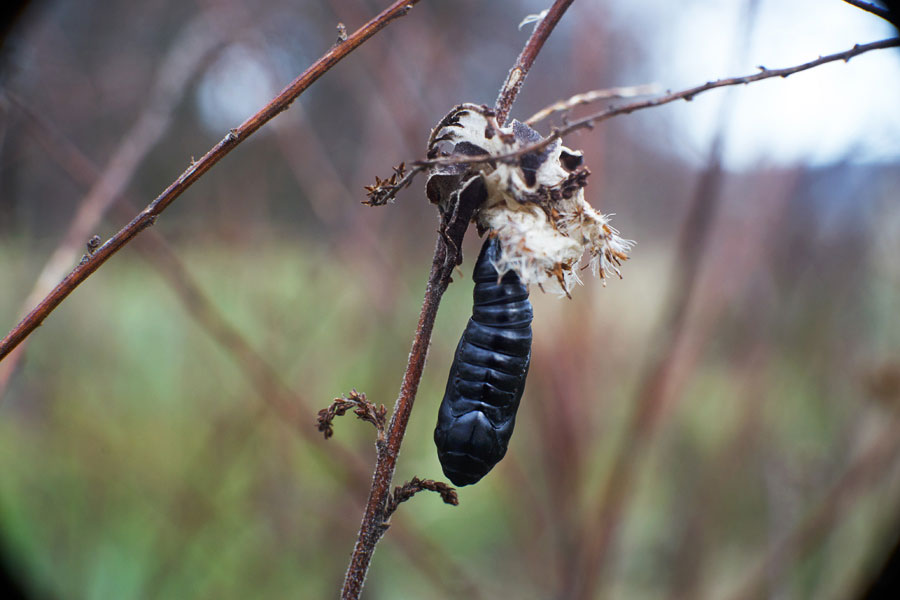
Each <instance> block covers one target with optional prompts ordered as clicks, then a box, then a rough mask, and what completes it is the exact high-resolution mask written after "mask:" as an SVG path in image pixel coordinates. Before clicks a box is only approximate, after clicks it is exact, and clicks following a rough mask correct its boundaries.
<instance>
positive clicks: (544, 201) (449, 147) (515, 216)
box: [426, 104, 633, 295]
mask: <svg viewBox="0 0 900 600" xmlns="http://www.w3.org/2000/svg"><path fill="white" fill-rule="evenodd" d="M541 139H542V138H541V136H540V134H538V133H537V132H536V131H535V130H534V129H532V128H530V127H528V126H527V125H525V124H523V123H520V122H518V121H513V122H512V124H511V125H510V126H509V127H500V126H499V125H498V123H497V121H496V119H495V118H494V114H493V111H491V110H490V109H489V108H487V107H484V106H477V105H474V104H463V105H460V106H457V107H456V108H454V109H453V110H452V111H451V112H450V113H449V114H448V115H447V116H446V117H444V119H442V120H441V122H440V123H439V124H438V126H437V127H436V128H435V129H434V131H433V132H432V134H431V138H430V139H429V146H428V155H429V157H430V158H436V157H439V156H450V155H454V156H458V155H475V154H491V155H497V156H499V155H502V154H508V153H510V152H515V151H517V150H519V149H521V148H524V147H525V146H528V145H529V144H532V143H534V142H537V141H540V140H541ZM582 161H583V159H582V154H581V152H579V151H574V150H570V149H568V148H566V147H565V146H563V145H562V144H561V143H560V142H559V141H558V140H557V141H554V142H553V143H551V144H550V145H549V146H547V147H545V148H544V149H543V150H540V151H538V152H534V153H527V154H524V155H522V156H520V157H519V158H518V160H517V161H516V162H514V163H510V162H502V161H494V162H493V163H479V164H475V165H471V166H470V165H446V166H437V167H434V168H432V169H431V171H430V173H429V176H428V182H427V183H426V190H427V193H428V197H429V199H430V200H431V201H432V202H434V203H436V204H439V205H440V206H441V210H445V211H446V210H452V205H453V203H454V202H455V201H457V200H458V193H459V189H460V188H461V184H462V183H463V182H468V181H469V180H470V179H471V178H472V177H476V176H480V177H482V178H483V180H484V183H485V189H486V198H485V199H484V202H483V203H482V205H481V208H480V209H479V210H478V211H477V212H476V214H475V221H476V223H477V224H478V227H479V230H481V231H488V232H491V233H492V234H493V235H496V236H498V237H499V238H500V241H501V246H502V248H503V252H502V254H501V257H500V260H499V263H498V264H497V265H495V266H496V267H497V269H498V270H499V271H500V272H501V273H503V272H506V271H508V270H514V271H515V272H516V273H517V274H518V275H519V277H520V278H521V279H522V281H523V282H524V283H534V284H538V285H540V286H541V288H542V289H544V290H548V291H556V292H558V293H560V294H564V295H569V293H570V291H571V289H572V287H573V286H574V285H575V284H580V283H581V280H580V278H579V277H578V271H579V270H580V268H581V267H580V263H581V261H582V258H584V257H587V265H585V266H590V268H591V271H592V272H593V273H594V275H598V276H599V277H600V278H601V279H602V280H603V282H604V284H605V282H606V278H607V276H609V275H610V274H612V273H615V274H616V275H618V276H619V277H621V273H620V272H619V267H620V266H621V264H622V261H624V260H626V259H627V258H628V256H627V255H628V251H629V250H630V248H631V246H632V245H633V242H631V241H630V240H625V239H622V238H621V237H620V236H619V232H618V231H616V230H615V229H614V228H613V227H612V226H610V224H609V219H608V218H607V216H605V215H603V214H601V213H599V212H598V211H596V210H594V208H593V207H592V206H591V205H590V204H588V202H587V201H586V200H585V199H584V187H585V185H586V184H587V176H588V175H589V171H588V170H587V168H585V167H584V166H582Z"/></svg>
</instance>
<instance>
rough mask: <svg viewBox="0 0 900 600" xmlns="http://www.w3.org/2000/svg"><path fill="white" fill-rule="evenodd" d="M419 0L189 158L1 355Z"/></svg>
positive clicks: (0, 346) (399, 6)
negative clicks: (221, 163) (197, 156)
mask: <svg viewBox="0 0 900 600" xmlns="http://www.w3.org/2000/svg"><path fill="white" fill-rule="evenodd" d="M418 2H419V0H396V1H395V2H393V3H392V4H391V5H390V6H389V7H388V8H386V9H385V10H384V11H382V12H381V13H380V14H379V15H378V16H376V17H375V18H373V19H372V20H370V21H369V22H368V23H366V24H365V25H363V26H362V27H360V28H359V29H358V30H357V31H356V32H355V33H353V35H350V36H349V37H348V38H347V39H346V40H345V41H344V42H342V43H340V44H337V45H335V46H334V47H332V48H331V49H330V50H329V51H328V52H326V53H325V54H324V55H323V56H322V57H321V58H319V59H318V60H317V61H316V62H315V63H313V64H312V66H310V67H309V68H308V69H307V70H306V71H304V72H303V73H302V74H301V75H300V76H299V77H297V78H296V79H294V81H292V82H291V83H290V84H289V85H288V86H287V87H286V88H284V89H283V90H282V91H281V93H279V94H278V96H276V97H275V98H274V99H273V100H272V101H271V102H269V103H268V104H266V105H265V106H264V107H263V108H262V109H260V110H259V111H258V112H257V113H256V114H254V115H253V116H251V117H250V118H249V119H247V120H246V121H244V123H243V124H241V125H240V126H239V127H236V128H235V129H232V130H231V131H229V132H228V134H227V135H225V137H224V138H222V140H221V141H220V142H219V143H218V144H216V145H215V146H213V147H212V148H211V149H210V150H209V151H208V152H207V153H206V154H205V155H203V157H202V158H201V159H200V160H197V161H191V164H190V166H189V167H188V168H187V170H185V171H184V172H183V173H182V174H181V175H180V176H179V177H178V178H177V179H176V180H175V181H174V182H172V183H171V184H170V185H169V187H167V188H166V189H165V190H164V191H163V192H162V193H161V194H160V195H159V196H157V198H156V199H155V200H153V202H151V203H150V204H149V205H148V206H147V207H146V208H145V209H144V210H142V211H141V212H140V213H139V214H138V215H137V216H135V217H134V219H132V220H131V222H130V223H128V225H126V226H125V227H123V228H122V229H121V230H120V231H119V232H118V233H117V234H116V235H114V236H113V237H112V238H110V239H109V240H107V241H106V243H105V244H103V245H102V246H100V248H98V249H97V251H96V252H95V253H94V254H93V255H92V256H91V259H90V260H88V261H87V262H85V263H84V264H79V265H77V266H76V267H75V268H74V269H73V270H72V271H71V272H70V273H69V274H68V275H67V276H66V277H65V278H64V279H63V280H62V281H61V282H60V283H59V284H58V285H57V286H56V287H55V288H54V289H53V290H52V291H51V292H50V293H49V294H47V296H46V297H45V298H44V299H43V300H41V301H40V302H39V303H38V304H37V306H36V307H35V308H34V309H33V310H32V311H31V312H30V313H28V315H26V316H25V318H24V319H22V321H21V322H19V324H18V325H16V326H15V327H14V328H13V329H12V330H11V331H10V332H9V334H7V336H6V337H4V338H3V339H2V340H0V360H2V359H3V358H4V357H5V356H6V355H8V354H9V353H10V352H12V350H13V349H14V348H15V347H16V346H18V345H19V344H20V343H21V342H22V340H24V339H25V338H27V337H28V336H29V335H30V334H31V333H32V332H33V331H34V330H35V329H37V328H38V327H39V326H40V325H41V323H43V321H44V319H46V318H47V316H48V315H49V314H50V313H51V312H53V310H55V309H56V307H57V306H59V305H60V304H61V303H62V301H63V300H65V299H66V298H67V297H68V296H69V294H71V293H72V291H74V290H75V288H76V287H78V286H79V285H81V283H82V282H83V281H84V280H85V279H87V278H88V277H90V276H91V275H92V274H93V273H94V271H96V270H97V269H99V268H100V266H101V265H103V263H105V262H106V261H107V260H109V258H110V257H111V256H112V255H113V254H115V253H116V252H118V251H119V250H121V249H122V248H123V247H125V245H126V244H128V243H129V242H131V241H132V240H133V239H134V238H135V237H137V235H138V234H139V233H141V232H142V231H143V230H145V229H146V228H147V227H150V226H151V225H153V223H154V222H155V221H156V219H157V217H158V216H159V215H160V214H161V213H162V212H163V211H164V210H165V209H166V208H168V207H169V206H170V205H171V204H172V202H174V201H175V200H176V199H177V198H178V197H179V196H180V195H181V194H182V193H184V191H185V190H187V189H188V188H189V187H190V186H191V185H193V184H194V183H195V182H196V181H197V180H198V179H200V178H201V177H202V176H203V175H204V174H205V173H206V172H207V171H209V170H210V169H211V168H212V167H213V166H214V165H215V164H216V163H218V162H219V161H220V160H221V159H222V158H223V157H224V156H225V155H226V154H228V153H230V152H231V151H232V150H234V149H235V148H236V147H237V146H238V145H239V144H241V143H242V142H243V141H244V140H246V139H247V138H248V137H250V136H251V135H253V134H254V133H255V132H256V131H258V130H259V129H260V128H261V127H262V126H263V125H265V124H266V123H268V122H269V121H271V120H272V119H273V118H274V117H275V116H276V115H278V114H279V113H281V112H283V111H285V110H287V109H288V108H289V107H290V105H291V103H292V102H293V101H294V100H296V99H297V97H298V96H300V94H302V93H303V92H304V91H305V90H306V89H307V88H308V87H309V86H310V85H312V84H313V83H314V82H315V81H316V80H317V79H319V77H321V76H322V75H323V74H325V73H326V72H328V71H329V70H330V69H331V68H332V67H334V66H335V65H336V64H337V63H338V62H340V61H341V60H342V59H343V58H344V57H345V56H347V55H348V54H349V53H350V52H352V51H353V50H355V49H356V48H358V47H359V46H360V45H362V44H363V42H365V41H366V40H368V39H369V38H370V37H372V36H373V35H375V34H376V33H378V32H379V31H381V30H382V29H384V28H385V27H386V26H387V25H389V24H390V23H392V22H393V21H395V20H396V19H398V18H400V17H402V16H404V15H406V14H407V13H408V12H409V11H410V9H411V8H412V7H413V5H415V4H417V3H418Z"/></svg>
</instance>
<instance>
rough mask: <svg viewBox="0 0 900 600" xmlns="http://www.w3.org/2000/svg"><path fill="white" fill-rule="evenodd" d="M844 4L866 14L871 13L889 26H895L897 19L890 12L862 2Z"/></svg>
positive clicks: (852, 0) (846, 0)
mask: <svg viewBox="0 0 900 600" xmlns="http://www.w3.org/2000/svg"><path fill="white" fill-rule="evenodd" d="M844 2H846V3H847V4H850V5H851V6H855V7H856V8H859V9H861V10H864V11H866V12H868V13H872V14H873V15H875V16H878V17H881V18H882V19H884V20H885V21H887V22H888V23H890V24H891V25H895V26H896V25H897V17H896V16H894V15H893V14H891V11H889V10H888V9H886V8H882V7H880V6H875V5H874V4H872V3H871V2H862V0H844Z"/></svg>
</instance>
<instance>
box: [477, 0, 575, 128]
mask: <svg viewBox="0 0 900 600" xmlns="http://www.w3.org/2000/svg"><path fill="white" fill-rule="evenodd" d="M572 2H573V0H556V2H554V3H553V6H551V7H550V8H549V9H548V10H547V14H546V15H544V18H543V19H541V21H540V23H538V24H537V27H535V28H534V33H532V34H531V37H529V38H528V42H526V43H525V47H524V48H523V49H522V52H521V54H519V58H518V59H516V64H514V65H513V68H512V69H510V70H509V75H507V76H506V81H505V82H504V83H503V87H502V88H500V95H499V96H497V102H495V103H494V108H495V109H496V110H497V122H498V123H500V124H501V125H503V124H504V123H506V119H507V117H509V111H510V109H511V108H512V105H513V102H515V101H516V96H518V95H519V90H520V89H522V84H523V83H525V77H526V76H527V75H528V71H530V70H531V65H533V64H534V59H535V58H537V55H538V53H539V52H540V51H541V48H543V47H544V42H546V41H547V38H548V37H550V32H551V31H553V29H554V28H555V27H556V24H557V23H559V20H560V19H561V18H562V16H563V14H564V13H565V12H566V9H568V8H569V5H571V4H572Z"/></svg>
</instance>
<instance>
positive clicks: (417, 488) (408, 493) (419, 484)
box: [384, 477, 459, 521]
mask: <svg viewBox="0 0 900 600" xmlns="http://www.w3.org/2000/svg"><path fill="white" fill-rule="evenodd" d="M426 490H427V491H429V492H435V493H438V494H440V495H441V500H443V501H444V503H445V504H451V505H453V506H457V505H459V497H458V496H457V495H456V490H455V489H454V488H453V487H451V486H450V485H448V484H446V483H444V482H443V481H435V480H433V479H419V478H418V477H413V478H412V479H411V480H409V481H407V482H406V483H404V484H403V485H398V486H397V487H395V488H394V493H393V494H391V496H390V498H388V503H387V507H386V508H385V509H384V518H385V521H386V520H387V519H389V518H390V516H391V515H392V514H394V511H396V510H397V507H398V506H400V503H401V502H406V501H407V500H409V499H410V498H412V497H413V496H415V495H416V494H418V493H419V492H421V491H426Z"/></svg>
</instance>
